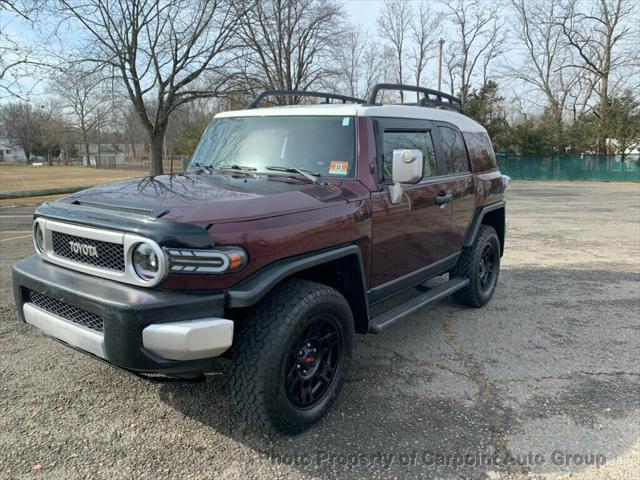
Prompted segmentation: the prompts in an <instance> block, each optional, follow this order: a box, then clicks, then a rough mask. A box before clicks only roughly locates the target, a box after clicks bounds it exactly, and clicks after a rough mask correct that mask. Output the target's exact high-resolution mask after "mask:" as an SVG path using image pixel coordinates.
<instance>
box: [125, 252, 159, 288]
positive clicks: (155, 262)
mask: <svg viewBox="0 0 640 480" xmlns="http://www.w3.org/2000/svg"><path fill="white" fill-rule="evenodd" d="M131 261H132V264H133V269H134V270H135V272H136V274H137V275H138V276H139V277H140V278H141V279H142V280H147V281H150V280H153V279H155V278H156V277H157V276H158V273H159V272H160V258H158V254H157V253H156V251H155V250H154V249H153V247H151V245H149V244H148V243H139V244H138V245H137V246H136V247H135V248H134V250H133V255H132V258H131Z"/></svg>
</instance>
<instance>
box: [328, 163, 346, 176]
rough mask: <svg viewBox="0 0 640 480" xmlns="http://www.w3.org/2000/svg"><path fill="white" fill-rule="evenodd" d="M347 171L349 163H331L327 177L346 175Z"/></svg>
mask: <svg viewBox="0 0 640 480" xmlns="http://www.w3.org/2000/svg"><path fill="white" fill-rule="evenodd" d="M348 171H349V162H337V161H335V160H334V161H333V162H331V163H330V164H329V175H346V174H347V172H348Z"/></svg>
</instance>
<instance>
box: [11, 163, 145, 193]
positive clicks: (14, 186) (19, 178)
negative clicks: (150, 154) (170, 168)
mask: <svg viewBox="0 0 640 480" xmlns="http://www.w3.org/2000/svg"><path fill="white" fill-rule="evenodd" d="M144 175H145V172H141V171H139V170H105V169H95V168H87V167H64V166H52V167H48V166H42V167H32V166H23V165H0V192H3V193H8V192H22V191H26V190H42V189H49V188H64V187H90V186H93V185H98V184H101V183H109V182H115V181H117V180H122V179H125V178H135V177H142V176H144Z"/></svg>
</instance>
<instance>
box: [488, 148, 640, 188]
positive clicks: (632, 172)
mask: <svg viewBox="0 0 640 480" xmlns="http://www.w3.org/2000/svg"><path fill="white" fill-rule="evenodd" d="M497 157H498V165H499V166H500V171H501V172H502V173H503V174H505V175H509V176H510V177H511V178H513V179H514V180H567V181H572V180H573V181H576V180H579V181H590V182H638V183H640V156H638V155H626V156H625V157H624V159H623V158H622V157H621V156H620V155H557V156H553V157H542V156H536V155H502V154H498V155H497Z"/></svg>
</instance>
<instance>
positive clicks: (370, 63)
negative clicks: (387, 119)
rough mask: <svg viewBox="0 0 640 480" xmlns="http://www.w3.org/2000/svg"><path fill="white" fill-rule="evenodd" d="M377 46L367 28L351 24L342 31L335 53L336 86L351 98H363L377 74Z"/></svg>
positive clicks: (378, 65)
mask: <svg viewBox="0 0 640 480" xmlns="http://www.w3.org/2000/svg"><path fill="white" fill-rule="evenodd" d="M379 53H380V47H379V45H378V44H377V42H375V41H374V40H373V39H372V38H371V37H370V36H369V35H368V34H367V32H366V31H364V30H362V29H361V28H358V27H353V28H351V29H350V30H349V31H347V32H345V34H344V35H343V36H342V40H341V41H340V46H339V47H338V48H337V49H336V52H335V63H336V67H335V70H336V76H337V80H338V82H337V84H334V89H335V87H336V86H337V87H338V90H339V91H340V92H347V93H348V94H349V95H350V96H352V97H359V98H366V97H367V96H368V95H369V92H370V91H371V88H373V85H374V84H375V83H376V81H377V80H378V76H379V74H380V65H381V60H382V59H381V56H380V54H379Z"/></svg>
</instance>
